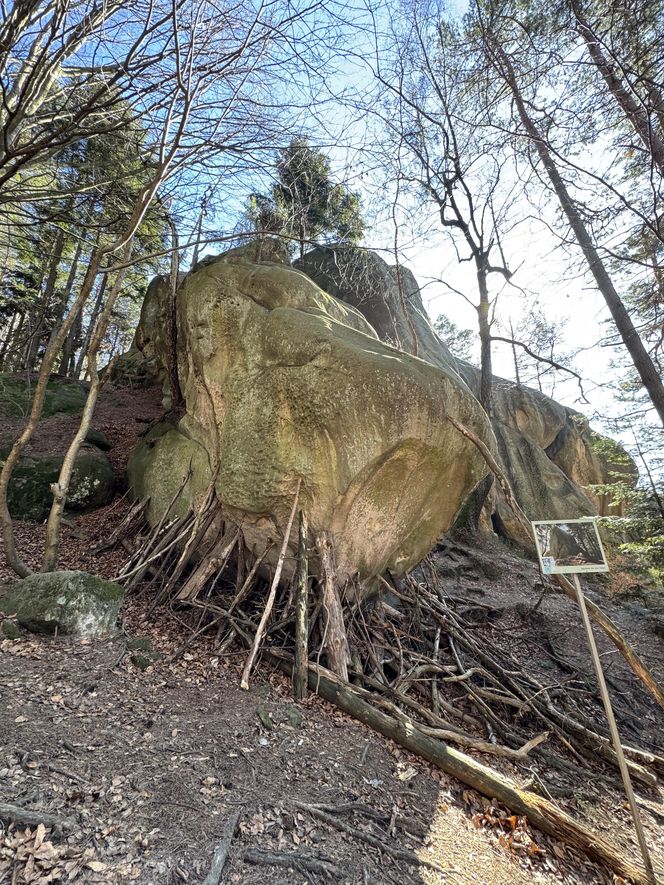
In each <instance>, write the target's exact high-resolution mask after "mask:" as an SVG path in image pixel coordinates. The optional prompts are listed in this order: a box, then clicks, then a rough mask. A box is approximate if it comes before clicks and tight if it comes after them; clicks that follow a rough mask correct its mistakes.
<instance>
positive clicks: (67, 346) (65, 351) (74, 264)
mask: <svg viewBox="0 0 664 885" xmlns="http://www.w3.org/2000/svg"><path fill="white" fill-rule="evenodd" d="M82 250H83V242H82V241H81V240H79V241H78V242H77V243H76V249H75V250H74V256H73V258H72V260H71V267H70V268H69V276H68V277H67V282H66V283H65V288H64V291H63V293H62V299H61V308H60V314H59V316H58V317H57V318H56V323H55V326H56V327H57V326H58V325H59V324H60V323H61V322H62V318H63V317H64V315H65V313H66V311H67V305H68V304H69V298H70V296H71V293H72V289H73V288H74V280H75V279H76V273H77V271H78V262H79V259H80V257H81V252H82ZM72 333H73V330H72ZM72 333H70V334H69V335H67V338H66V339H65V343H64V346H63V348H62V359H61V361H60V374H61V375H66V374H67V368H68V366H69V361H70V356H71V346H72V343H73V337H72Z"/></svg>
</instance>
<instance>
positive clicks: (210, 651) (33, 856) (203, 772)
mask: <svg viewBox="0 0 664 885" xmlns="http://www.w3.org/2000/svg"><path fill="white" fill-rule="evenodd" d="M158 412H159V408H158V392H157V391H155V390H154V389H153V390H152V391H133V392H129V393H127V392H126V391H113V390H112V389H109V390H107V391H105V394H104V397H103V398H102V402H101V403H100V408H99V411H98V413H97V422H96V425H95V426H96V427H97V429H99V430H101V431H103V432H104V433H105V434H106V435H107V436H108V437H109V439H110V440H111V442H113V443H114V449H113V450H112V452H111V456H112V458H113V460H114V467H115V468H116V471H117V474H118V477H119V478H121V475H122V472H123V470H124V462H125V461H126V456H127V452H129V451H130V450H131V448H132V447H133V445H134V444H135V441H136V438H137V437H138V435H139V434H140V432H142V430H144V429H145V427H146V422H147V421H149V420H151V418H153V417H156V415H157V414H158ZM49 420H50V421H56V420H60V419H49ZM64 420H65V419H62V421H64ZM66 420H67V421H68V422H69V421H72V419H66ZM74 422H75V419H74ZM67 429H69V428H67ZM62 430H63V435H64V427H63V428H62ZM52 432H53V435H54V436H55V431H52ZM42 433H43V437H42V440H43V442H39V441H38V442H37V444H38V445H41V444H43V445H46V444H47V443H46V439H47V436H48V433H49V431H48V426H45V429H44V430H43V431H42ZM127 507H128V502H127V500H126V499H125V498H123V497H122V488H120V490H119V495H118V497H117V498H116V500H115V502H113V503H112V504H111V505H109V506H108V507H106V508H103V509H101V510H98V511H95V512H94V513H91V514H87V515H79V516H76V517H72V518H69V519H68V521H67V524H66V526H65V530H64V532H63V544H62V559H61V567H62V568H80V569H84V570H86V571H90V572H93V573H96V574H100V575H102V576H104V577H107V578H112V577H114V576H115V575H116V574H117V572H118V570H119V568H120V566H121V564H122V562H123V561H124V559H125V558H126V554H125V551H124V550H123V549H122V548H120V549H119V550H112V551H107V552H105V553H103V554H95V552H94V551H95V546H96V544H97V543H98V542H99V541H100V540H103V539H105V538H106V537H108V535H109V534H110V532H111V530H112V528H113V527H114V526H115V525H116V524H117V522H118V521H119V520H120V519H121V518H122V516H123V515H124V513H125V512H126V509H127ZM16 537H17V544H18V546H19V548H20V549H21V551H22V553H23V554H24V555H26V557H27V558H28V560H29V561H30V563H31V564H32V565H37V563H38V557H39V547H40V544H41V540H42V537H43V527H41V526H36V525H34V524H29V523H22V524H21V523H19V524H17V529H16ZM436 557H437V560H438V562H439V564H440V567H441V574H442V575H444V576H445V581H446V588H447V590H448V591H449V593H450V594H451V595H453V596H454V597H456V598H457V599H459V600H462V601H463V603H464V604H465V606H466V609H467V612H472V610H473V608H474V607H475V608H476V609H477V618H478V627H477V629H478V631H483V634H482V635H484V636H486V641H491V642H496V643H504V644H506V645H507V647H509V648H510V650H511V651H513V653H514V654H515V655H517V656H518V657H519V658H520V659H521V660H523V661H524V662H526V665H527V666H529V667H532V668H534V669H535V670H536V671H537V672H538V675H539V677H540V678H542V679H544V680H546V682H547V684H549V685H554V684H560V685H561V686H566V688H567V689H568V690H574V691H584V690H585V688H584V686H587V682H588V680H589V679H592V677H591V665H590V661H589V657H588V653H587V650H586V646H585V640H584V637H583V632H582V629H581V626H580V623H579V617H578V613H577V612H576V610H575V608H574V606H573V605H572V604H571V603H570V602H569V601H568V600H567V599H565V598H563V597H560V596H556V595H553V594H546V595H545V596H544V597H543V598H542V599H541V601H540V604H539V605H538V606H537V603H538V597H539V592H538V590H536V589H535V588H536V584H537V579H538V575H537V571H536V569H535V567H534V565H533V564H532V563H530V562H528V561H527V560H524V559H522V558H520V557H519V556H517V555H515V554H514V553H513V552H512V551H510V550H509V549H508V548H506V547H505V546H504V545H503V544H502V543H500V542H498V541H497V540H495V539H487V540H486V544H484V546H483V547H482V548H481V549H480V548H478V549H477V550H476V551H474V552H473V551H469V555H468V558H467V560H464V559H463V557H461V558H459V556H458V555H457V557H456V559H455V558H453V557H450V555H449V554H448V552H446V550H445V549H441V550H440V551H438V552H437V554H436ZM487 563H490V566H491V567H489V566H487ZM10 577H11V576H10V574H9V572H8V570H7V569H6V567H5V566H4V564H3V562H2V560H0V592H2V586H1V582H2V581H7V580H9V579H10ZM587 589H589V592H590V595H591V596H593V598H595V600H596V601H598V600H599V599H600V597H601V596H603V589H602V585H596V586H594V587H589V588H587ZM151 603H152V600H151V599H150V598H148V597H146V596H141V595H140V594H138V595H136V596H132V597H130V598H128V599H127V601H126V603H125V606H124V609H123V612H122V628H121V629H120V630H119V631H118V633H117V635H115V636H113V637H111V638H109V639H107V640H105V641H94V642H90V641H80V640H71V639H67V638H58V639H52V638H42V637H27V636H26V637H23V638H21V639H17V640H4V641H2V642H1V643H0V806H1V804H2V803H3V802H9V803H15V804H17V805H20V806H21V807H23V808H29V809H33V810H38V811H40V812H50V813H52V814H55V815H57V816H58V817H60V818H63V819H65V820H66V822H67V825H66V826H65V828H64V831H63V832H58V830H57V828H54V827H51V826H49V827H43V826H39V827H35V826H33V827H28V828H26V827H22V826H12V827H9V828H8V829H2V824H1V823H0V883H5V882H6V883H12V885H21V883H25V882H32V883H37V882H39V883H47V882H76V883H83V882H85V883H87V882H90V883H108V885H111V883H113V885H116V883H124V882H136V883H139V885H148V883H155V885H162V883H163V885H170V883H182V882H184V883H192V885H196V883H200V882H202V881H203V880H204V879H205V876H206V875H207V872H208V871H209V869H210V864H211V860H212V855H213V852H214V849H215V846H216V845H217V844H218V842H219V840H220V839H221V837H222V834H223V831H224V825H225V824H226V823H227V821H228V820H229V819H230V818H231V817H232V815H234V814H236V813H239V823H238V827H237V830H236V832H235V836H234V838H233V840H232V842H231V846H230V852H229V860H228V863H227V865H226V868H225V871H224V876H223V879H222V881H223V882H224V883H240V885H241V883H247V885H258V883H261V885H263V883H287V885H291V883H292V885H295V883H312V882H313V883H317V882H328V881H336V882H343V883H352V885H360V883H362V885H364V883H373V885H383V883H399V885H406V883H408V885H410V883H413V885H415V883H422V885H433V883H436V885H443V883H450V885H453V883H468V885H470V883H474V885H479V883H486V885H508V883H516V885H521V883H524V885H525V883H528V882H541V883H549V885H554V883H565V885H566V883H570V885H572V883H573V885H582V883H602V885H609V883H612V882H614V881H615V880H614V879H613V877H612V875H611V874H610V873H608V872H606V871H605V870H604V869H602V868H600V867H598V866H596V865H594V864H592V863H590V862H589V861H588V860H587V859H586V858H585V857H584V856H582V855H580V854H578V853H577V852H575V851H573V850H572V849H570V848H569V847H567V846H566V845H564V844H563V843H560V842H557V841H555V840H553V839H551V838H549V837H546V836H544V835H543V834H541V833H539V832H538V831H535V830H533V829H531V828H530V827H529V826H528V825H527V824H526V823H525V822H524V821H523V820H520V819H517V818H515V817H513V816H512V815H511V814H510V813H509V812H508V811H507V810H506V809H504V808H500V807H497V806H496V805H495V803H491V802H490V801H488V800H486V799H483V798H482V797H481V796H480V795H479V794H478V793H476V792H475V791H473V790H470V789H468V788H466V787H464V785H463V784H461V783H459V782H458V781H455V780H454V779H452V778H449V777H448V776H447V775H445V774H444V773H442V772H440V771H438V770H436V769H434V768H432V767H431V766H430V765H428V764H427V763H425V762H423V761H422V760H420V759H418V758H416V757H414V756H411V755H409V754H407V753H405V752H404V751H402V750H401V749H399V748H398V747H397V746H396V745H394V744H392V743H391V742H390V741H388V740H386V739H384V738H383V737H381V736H380V735H378V734H376V733H375V732H373V731H371V730H369V729H368V728H366V727H365V726H363V725H361V724H358V723H357V722H355V721H354V720H352V719H350V718H349V717H347V716H345V715H344V714H342V713H340V712H339V711H338V710H337V709H336V708H334V707H332V706H330V705H328V704H326V703H325V702H323V701H322V700H320V699H319V698H317V697H315V696H311V697H310V698H309V699H308V700H307V701H306V702H305V703H304V704H298V705H296V704H294V703H293V701H292V690H291V686H290V683H289V681H288V680H287V679H285V678H284V677H283V676H282V675H281V674H280V673H278V672H276V671H274V670H273V669H272V668H271V667H269V666H268V665H266V664H262V665H261V666H259V667H258V669H257V670H256V672H255V674H254V677H253V680H252V684H251V689H250V691H249V692H245V691H242V690H241V689H240V687H239V681H240V671H241V668H242V664H243V662H244V657H245V654H246V652H245V651H243V650H239V651H235V650H231V652H230V653H228V654H225V655H219V654H217V653H215V647H214V640H213V639H211V638H205V639H203V638H202V639H201V640H200V641H198V642H196V643H195V644H193V645H192V646H191V647H190V648H188V650H187V651H186V652H185V653H184V654H183V655H181V656H179V657H178V659H177V660H170V658H172V656H173V653H174V652H175V651H177V650H178V649H180V647H181V646H182V643H183V641H184V639H185V638H186V636H187V635H188V630H187V627H190V626H191V625H190V624H189V623H183V622H182V620H181V617H182V616H181V615H180V613H178V612H177V611H172V610H170V609H166V608H159V609H155V611H154V612H151V611H150V608H151ZM602 604H603V606H604V607H605V608H607V610H608V611H609V613H610V615H611V616H612V617H613V618H614V619H615V620H616V621H617V622H618V623H619V625H620V627H621V629H622V630H623V632H624V633H625V635H626V637H627V638H628V639H629V640H630V641H631V642H632V643H633V644H634V646H635V647H636V648H637V650H638V651H639V653H640V654H641V655H642V656H643V658H644V660H645V661H646V663H647V664H648V665H649V666H650V667H651V669H652V670H653V672H654V673H655V675H656V677H657V678H658V679H659V680H660V682H664V655H663V653H662V641H661V638H660V637H658V636H657V635H656V634H655V632H653V630H652V629H651V626H650V623H649V622H648V621H647V620H646V619H644V616H643V613H642V612H640V611H639V610H638V606H637V607H636V608H634V607H632V608H630V607H626V606H624V605H619V604H617V603H616V602H614V601H612V600H611V599H603V600H602ZM535 606H537V607H536V608H535ZM487 612H490V613H491V614H490V617H489V618H487V617H486V613H487ZM131 638H134V639H136V638H142V639H145V640H147V641H148V642H149V645H150V647H151V649H152V650H153V651H154V653H155V657H156V659H155V660H154V661H153V662H151V663H149V666H147V668H146V669H142V667H143V666H145V663H146V661H145V660H141V658H140V656H136V655H135V654H132V651H131V648H130V646H131V641H130V640H131ZM128 643H129V645H128ZM600 651H601V652H602V654H603V660H604V664H605V667H606V671H607V676H608V678H609V683H610V690H611V692H612V694H613V696H614V698H615V702H616V709H617V713H618V715H619V719H620V721H621V728H623V729H626V733H625V739H626V741H627V742H630V743H633V744H645V745H646V746H647V747H650V748H651V749H658V750H659V752H660V753H661V752H662V746H663V745H664V715H663V713H662V711H661V710H659V709H658V708H657V707H656V706H655V704H654V703H652V702H650V700H649V699H648V698H647V697H646V696H645V694H644V693H643V691H642V690H641V689H640V687H639V686H638V685H637V684H636V683H635V681H634V679H633V678H632V676H631V674H630V672H629V671H628V670H627V669H626V667H625V666H624V664H623V662H622V660H621V659H620V658H619V656H618V655H617V654H616V653H614V651H613V649H612V647H611V646H609V645H608V644H607V643H606V642H605V641H603V638H602V637H600ZM157 656H158V657H157ZM589 696H590V694H589ZM596 713H597V717H598V719H599V717H601V715H602V714H601V710H600V708H599V706H597V709H596ZM478 758H480V759H482V761H485V762H486V763H487V764H489V765H491V766H492V767H493V768H497V769H499V770H502V771H504V772H505V773H506V774H508V775H509V776H511V777H517V778H521V779H523V771H520V772H517V771H516V769H515V768H514V766H513V765H512V764H511V763H510V762H509V761H507V760H497V759H495V758H491V759H489V758H483V757H481V756H478ZM598 765H599V763H598ZM637 792H641V790H639V791H637ZM644 798H646V797H644ZM662 798H663V794H662V792H661V790H659V789H657V788H655V789H653V790H651V791H650V792H649V794H648V797H647V804H648V808H644V810H643V816H644V822H645V825H646V829H647V834H648V839H649V842H650V844H651V846H652V848H653V851H654V853H655V855H656V857H657V859H658V861H659V862H663V863H664V833H663V830H662V823H663V822H664V806H663V805H662V804H661V803H662ZM563 802H564V805H565V807H566V809H567V810H568V811H569V812H570V813H571V814H573V815H574V816H576V817H582V818H583V819H584V820H586V822H591V824H592V826H593V827H594V828H595V829H596V830H597V831H598V832H600V833H602V834H603V835H604V836H605V837H607V838H610V839H611V840H612V841H614V842H617V843H619V844H621V846H622V847H623V849H624V851H625V853H626V854H627V855H629V856H630V857H631V858H632V859H634V860H635V861H637V860H638V851H637V848H636V843H635V839H634V837H633V836H632V835H631V830H630V824H629V816H628V812H627V810H626V807H625V804H624V799H623V798H622V796H621V792H620V789H619V786H618V785H617V784H616V786H615V788H611V789H607V788H606V787H605V786H601V787H597V785H596V784H595V783H594V778H593V773H592V771H589V772H588V777H587V780H586V781H585V782H581V783H579V784H578V789H576V790H575V791H573V792H572V794H571V795H569V796H567V797H566V798H565V799H564V800H563ZM321 809H323V810H327V812H328V818H327V819H326V820H322V819H321V817H320V814H319V813H320V811H321ZM344 826H345V828H346V829H344ZM367 840H368V841H367ZM370 843H372V844H370ZM268 852H269V853H271V854H268Z"/></svg>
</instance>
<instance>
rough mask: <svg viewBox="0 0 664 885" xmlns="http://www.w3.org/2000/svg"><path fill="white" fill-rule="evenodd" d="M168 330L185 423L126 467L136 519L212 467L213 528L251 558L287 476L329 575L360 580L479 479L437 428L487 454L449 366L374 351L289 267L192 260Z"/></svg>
mask: <svg viewBox="0 0 664 885" xmlns="http://www.w3.org/2000/svg"><path fill="white" fill-rule="evenodd" d="M178 323H179V371H180V378H181V386H182V389H183V393H184V397H185V401H186V415H185V416H184V418H183V419H182V420H181V421H180V423H179V426H178V427H177V428H165V427H162V428H160V429H158V430H157V429H155V431H154V432H153V433H152V435H151V437H150V438H149V439H146V440H145V441H144V442H143V443H142V445H141V446H140V447H139V449H138V451H137V452H136V453H135V455H134V457H133V459H132V462H131V465H130V483H131V486H132V488H133V490H134V494H135V495H136V496H139V497H142V496H145V495H147V494H149V495H150V496H151V502H150V508H151V509H150V515H151V517H152V519H158V518H159V517H160V516H161V513H162V512H163V510H164V508H165V506H167V503H168V502H169V501H170V500H171V498H172V497H173V495H174V493H175V492H176V491H177V489H178V487H179V485H180V484H181V482H182V480H183V478H184V477H185V476H186V474H187V472H188V470H189V465H190V464H191V465H192V479H191V480H190V481H189V483H188V484H187V488H186V492H185V494H184V495H183V496H181V498H180V499H179V502H178V506H179V507H180V508H182V507H184V506H186V504H187V503H188V502H189V501H191V500H192V499H193V498H194V497H195V495H196V494H200V492H201V491H202V489H204V488H205V487H206V485H207V483H208V482H209V479H210V477H211V476H212V475H213V472H214V473H215V480H214V482H215V487H216V491H217V495H218V497H219V499H220V500H221V501H222V502H223V506H224V510H225V513H226V516H227V518H229V517H230V518H232V519H234V520H235V521H236V522H237V523H238V524H240V523H241V526H242V531H243V534H244V536H245V539H246V540H247V543H248V544H249V546H250V547H252V548H253V550H254V552H255V553H257V554H259V553H261V552H262V551H263V550H264V549H265V548H266V547H267V546H268V545H269V544H270V542H271V541H272V540H274V539H278V538H279V537H280V536H281V534H282V532H283V528H284V526H285V524H286V521H287V517H288V513H289V511H290V508H291V505H292V502H293V496H294V493H295V489H296V485H297V481H298V479H300V480H301V481H302V489H301V493H300V506H302V507H303V508H304V509H305V510H306V511H307V514H308V517H309V523H310V526H311V527H312V530H313V531H314V532H325V531H327V532H330V533H331V534H332V535H333V537H334V541H335V552H336V558H337V563H336V564H337V571H338V576H339V579H340V580H341V581H343V580H344V579H345V578H347V577H350V576H351V575H353V574H354V573H356V572H359V574H360V577H361V578H362V579H367V578H370V577H371V576H373V575H375V574H377V573H380V572H381V571H383V570H384V569H385V568H387V567H389V568H391V569H393V570H394V571H395V572H397V573H400V572H403V571H404V570H406V569H408V568H409V567H411V566H412V565H414V564H415V563H416V562H418V561H419V560H420V559H421V558H422V557H423V556H424V555H425V554H426V552H427V551H428V550H429V549H430V547H431V546H432V545H433V543H434V542H435V540H436V538H437V537H438V536H439V535H440V534H441V533H443V532H445V531H446V530H447V529H449V528H450V526H451V525H452V523H453V522H454V519H455V517H456V515H457V513H458V512H459V510H460V508H461V507H462V505H463V503H464V501H465V499H466V498H467V496H468V495H469V493H470V492H471V491H472V489H473V488H474V487H475V485H476V484H477V483H478V482H479V481H480V480H481V479H482V478H483V477H484V476H485V475H486V466H485V464H484V462H483V460H482V458H481V457H480V455H479V454H478V452H477V451H476V449H475V447H474V446H472V444H470V443H469V442H468V441H467V440H466V439H465V438H464V437H463V436H461V435H460V434H459V433H458V431H456V430H455V429H454V428H453V427H452V425H451V424H450V423H449V421H448V420H447V416H448V415H451V416H453V417H454V418H456V419H457V420H459V421H461V422H463V423H464V424H466V425H467V426H468V427H470V428H471V429H472V430H473V431H474V432H475V433H476V434H478V436H480V438H481V439H483V440H484V442H485V443H486V444H487V445H489V446H490V447H492V448H494V449H495V440H494V438H493V434H492V432H491V428H490V425H489V422H488V419H487V418H486V415H485V414H484V412H483V410H482V409H481V407H480V406H479V404H478V402H477V401H476V399H475V398H474V397H473V396H472V394H471V392H470V390H469V389H468V387H467V385H466V384H465V382H464V381H463V380H462V379H461V377H460V376H459V374H458V373H457V372H456V370H454V369H451V368H449V367H447V366H445V365H443V364H442V363H441V364H440V365H432V364H431V363H429V362H425V361H424V360H421V359H418V358H416V357H413V356H410V355H408V354H407V353H404V352H402V351H399V350H396V349H395V348H393V347H391V346H390V345H389V344H386V343H384V342H382V341H380V340H379V338H378V336H377V335H376V332H375V331H374V329H373V328H372V326H371V325H370V324H369V323H368V322H367V320H366V319H365V318H364V317H363V316H362V314H361V313H360V312H359V311H358V310H356V309H355V307H354V306H350V305H348V304H343V303H342V302H340V301H339V300H337V299H336V298H334V297H332V296H331V295H330V294H327V293H326V292H325V291H323V290H322V289H320V288H319V287H318V286H316V285H315V283H313V282H312V281H311V280H310V279H309V278H308V277H307V276H305V275H304V274H303V273H301V272H299V271H297V270H294V269H293V268H290V267H285V266H283V265H277V264H274V263H271V264H267V263H262V264H255V263H252V262H249V261H247V260H246V258H245V257H244V255H243V254H242V253H239V254H238V253H230V254H228V255H226V256H222V257H221V258H219V259H217V260H215V261H212V262H204V263H202V264H201V265H199V266H198V267H197V268H196V269H195V270H194V271H193V272H192V273H190V274H188V275H187V277H186V279H185V280H184V282H183V283H182V285H181V287H180V290H179V293H178ZM137 340H138V339H137ZM153 340H154V336H153ZM273 558H276V552H275V553H274V557H273Z"/></svg>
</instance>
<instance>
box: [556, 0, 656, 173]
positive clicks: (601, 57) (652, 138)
mask: <svg viewBox="0 0 664 885" xmlns="http://www.w3.org/2000/svg"><path fill="white" fill-rule="evenodd" d="M570 6H571V7H572V12H573V13H574V17H575V18H576V28H577V31H578V33H579V34H580V35H581V37H582V38H583V39H584V41H585V43H586V46H587V47H588V54H589V55H590V57H591V58H592V60H593V62H594V64H595V67H596V68H597V70H598V71H599V72H600V74H601V75H602V77H603V78H604V82H605V83H606V85H607V87H608V89H609V92H610V93H611V95H612V96H613V98H614V99H615V101H616V103H617V104H618V106H619V107H620V109H621V110H622V111H623V113H624V114H625V116H626V117H627V119H628V120H629V122H630V123H631V125H632V127H633V128H634V131H635V132H636V134H637V135H638V136H639V138H640V139H641V141H642V143H643V145H644V147H645V149H646V150H647V151H648V153H649V154H650V156H651V157H652V161H653V163H654V164H655V165H656V166H657V168H658V169H659V171H660V173H661V174H662V175H664V140H662V138H661V137H660V136H659V135H658V133H657V132H655V130H654V129H653V126H652V125H651V122H650V119H649V117H648V114H647V113H646V112H645V110H644V108H643V105H642V104H641V103H640V102H638V101H637V100H636V99H635V98H634V95H633V93H632V91H631V89H630V86H629V84H628V83H625V81H624V80H623V79H622V78H621V77H620V75H619V72H618V71H617V70H616V67H615V65H614V64H613V63H612V62H611V60H610V59H609V58H607V57H606V55H605V54H604V53H603V51H602V47H601V44H600V41H599V39H598V37H597V36H596V34H595V32H594V31H593V29H592V27H591V26H590V24H589V22H588V20H587V19H586V17H585V15H584V12H583V8H582V3H581V2H580V0H570Z"/></svg>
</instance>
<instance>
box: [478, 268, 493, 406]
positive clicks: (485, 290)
mask: <svg viewBox="0 0 664 885" xmlns="http://www.w3.org/2000/svg"><path fill="white" fill-rule="evenodd" d="M476 264H477V285H478V288H479V292H480V303H479V306H478V308H477V320H478V324H479V330H480V403H481V404H482V407H483V408H484V411H485V412H486V413H487V415H488V416H489V418H490V417H491V415H492V413H493V404H492V401H491V384H492V379H493V369H492V366H491V325H490V322H489V287H488V284H487V272H486V266H485V265H486V259H485V258H484V256H482V255H480V256H479V257H477V258H476Z"/></svg>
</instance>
